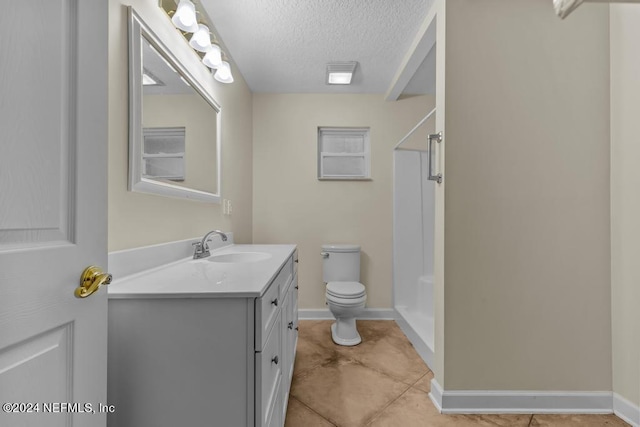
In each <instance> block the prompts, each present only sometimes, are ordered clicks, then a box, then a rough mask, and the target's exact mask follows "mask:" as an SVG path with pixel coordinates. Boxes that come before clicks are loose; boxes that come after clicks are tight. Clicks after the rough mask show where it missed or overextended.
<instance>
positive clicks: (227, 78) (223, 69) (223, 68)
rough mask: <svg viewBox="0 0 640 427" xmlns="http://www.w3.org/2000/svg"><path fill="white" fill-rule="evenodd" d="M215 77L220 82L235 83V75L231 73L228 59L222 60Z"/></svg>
mask: <svg viewBox="0 0 640 427" xmlns="http://www.w3.org/2000/svg"><path fill="white" fill-rule="evenodd" d="M213 78H214V79H216V80H217V81H219V82H220V83H233V75H232V74H231V66H230V65H229V63H228V62H227V61H222V63H221V64H220V66H218V70H217V71H216V73H215V74H214V75H213Z"/></svg>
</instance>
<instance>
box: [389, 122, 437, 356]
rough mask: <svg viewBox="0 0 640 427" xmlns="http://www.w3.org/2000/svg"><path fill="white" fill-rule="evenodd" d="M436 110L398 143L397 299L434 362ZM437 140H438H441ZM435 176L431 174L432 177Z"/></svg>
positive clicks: (407, 328) (402, 318)
mask: <svg viewBox="0 0 640 427" xmlns="http://www.w3.org/2000/svg"><path fill="white" fill-rule="evenodd" d="M434 116H435V110H434V111H432V112H431V113H429V114H428V115H427V116H426V117H425V118H424V119H423V120H422V121H421V122H420V123H418V125H416V127H415V128H414V129H412V130H411V132H409V134H408V135H407V136H406V137H405V138H403V139H402V140H401V141H400V142H399V143H398V144H397V145H396V146H395V148H394V152H393V162H394V180H393V301H394V302H393V303H394V309H395V311H396V316H397V321H398V324H399V326H400V327H401V329H402V330H403V331H404V333H405V334H406V335H407V337H408V338H409V339H410V341H411V342H412V343H413V345H414V347H415V348H416V350H417V351H418V353H419V354H420V356H421V357H422V358H423V359H424V360H425V361H426V362H427V364H428V365H430V366H432V363H433V352H434V298H433V255H434V222H435V185H436V184H435V182H434V181H437V176H432V175H431V173H430V172H431V169H430V167H429V166H430V162H431V156H430V148H431V147H430V146H431V145H433V142H434V141H435V140H436V139H437V137H438V135H437V134H434V133H433V132H434V127H435V121H434ZM436 142H437V141H436ZM430 177H431V180H430V179H429V178H430Z"/></svg>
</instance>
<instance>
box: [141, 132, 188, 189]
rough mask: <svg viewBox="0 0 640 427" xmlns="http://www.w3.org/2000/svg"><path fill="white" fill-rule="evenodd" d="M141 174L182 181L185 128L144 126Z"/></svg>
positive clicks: (183, 176)
mask: <svg viewBox="0 0 640 427" xmlns="http://www.w3.org/2000/svg"><path fill="white" fill-rule="evenodd" d="M142 135H143V140H144V146H143V152H142V176H143V177H145V178H163V179H167V180H170V181H184V179H185V167H184V153H185V128H183V127H180V128H144V129H143V130H142Z"/></svg>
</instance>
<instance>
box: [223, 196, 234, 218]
mask: <svg viewBox="0 0 640 427" xmlns="http://www.w3.org/2000/svg"><path fill="white" fill-rule="evenodd" d="M232 209H233V208H232V207H231V200H229V199H222V214H223V215H231V211H232Z"/></svg>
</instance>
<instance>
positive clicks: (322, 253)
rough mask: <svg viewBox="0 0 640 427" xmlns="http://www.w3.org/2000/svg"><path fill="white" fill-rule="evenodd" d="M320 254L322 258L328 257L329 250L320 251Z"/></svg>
mask: <svg viewBox="0 0 640 427" xmlns="http://www.w3.org/2000/svg"><path fill="white" fill-rule="evenodd" d="M320 255H322V258H329V252H320Z"/></svg>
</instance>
